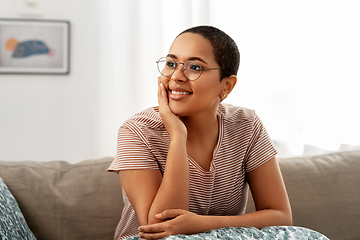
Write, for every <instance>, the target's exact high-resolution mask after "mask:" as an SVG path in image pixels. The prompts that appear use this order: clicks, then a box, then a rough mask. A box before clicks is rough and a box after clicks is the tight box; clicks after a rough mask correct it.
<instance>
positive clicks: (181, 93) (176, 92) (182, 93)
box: [172, 91, 190, 95]
mask: <svg viewBox="0 0 360 240" xmlns="http://www.w3.org/2000/svg"><path fill="white" fill-rule="evenodd" d="M172 94H176V95H189V94H190V93H189V92H179V91H172Z"/></svg>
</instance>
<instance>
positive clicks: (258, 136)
mask: <svg viewBox="0 0 360 240" xmlns="http://www.w3.org/2000/svg"><path fill="white" fill-rule="evenodd" d="M276 154H277V150H276V147H275V145H274V143H273V142H272V140H271V139H270V137H269V135H268V133H267V132H266V129H265V127H264V125H263V124H262V122H261V120H260V118H259V117H258V116H257V115H256V114H255V116H254V124H253V133H252V135H251V139H250V143H249V149H248V152H247V154H246V157H245V162H246V163H245V171H246V172H251V171H252V170H254V169H256V168H258V167H260V166H261V165H262V164H264V163H265V162H267V161H269V160H270V159H272V158H273V157H274V156H275V155H276Z"/></svg>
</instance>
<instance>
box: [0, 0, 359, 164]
mask: <svg viewBox="0 0 360 240" xmlns="http://www.w3.org/2000/svg"><path fill="white" fill-rule="evenodd" d="M24 5H26V6H25V7H24ZM359 11H360V2H359V1H355V0H353V1H351V0H348V1H317V0H311V1H310V0H303V1H285V0H284V1H280V0H274V1H242V0H222V1H216V0H208V1H206V0H182V1H166V0H152V1H148V0H61V1H60V0H0V18H16V19H41V20H48V19H53V20H67V21H69V22H70V24H71V35H70V38H71V39H70V41H71V49H70V51H71V52H70V56H71V60H70V63H71V70H70V74H69V75H26V74H22V75H16V74H0V159H1V160H9V161H19V160H35V161H51V160H66V161H69V162H78V161H82V160H85V159H89V158H98V157H105V156H115V153H116V138H117V130H118V128H119V126H120V125H121V124H122V122H123V121H124V120H126V119H127V118H129V117H130V116H131V115H133V114H134V113H136V112H139V111H141V110H143V109H145V108H148V107H150V106H155V105H157V98H156V91H157V80H156V78H157V76H158V72H157V69H156V60H158V59H159V58H160V57H162V56H165V55H166V54H167V51H168V49H169V47H170V45H171V43H172V41H173V40H174V38H175V37H176V36H177V35H178V34H179V33H180V32H181V31H182V30H184V29H186V28H189V27H192V26H195V25H202V24H206V25H213V26H216V27H218V28H220V29H222V30H224V31H225V32H226V33H228V34H229V35H230V36H231V37H232V38H233V39H234V40H235V41H236V43H237V44H238V47H239V50H240V54H241V63H240V69H239V72H238V84H237V86H236V88H235V90H234V91H233V92H232V93H231V95H230V96H229V97H228V98H227V99H226V100H225V102H226V103H231V104H234V105H238V106H243V107H248V108H252V109H255V110H256V112H257V113H258V115H259V116H260V118H261V119H262V121H263V123H264V125H265V127H266V129H267V131H268V132H269V134H270V136H271V138H272V139H273V140H274V142H275V144H276V146H277V147H278V150H279V156H280V157H291V156H298V155H311V154H321V153H325V152H330V151H342V150H347V149H353V148H359V145H360V126H359V123H360V112H359V104H360V71H359V69H360V68H359V66H360V44H359V42H360V14H359Z"/></svg>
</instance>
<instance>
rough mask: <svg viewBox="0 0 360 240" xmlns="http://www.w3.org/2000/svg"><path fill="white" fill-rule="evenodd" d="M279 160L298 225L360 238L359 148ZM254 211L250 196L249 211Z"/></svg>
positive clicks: (345, 238)
mask: <svg viewBox="0 0 360 240" xmlns="http://www.w3.org/2000/svg"><path fill="white" fill-rule="evenodd" d="M278 161H279V165H280V168H281V172H282V175H283V178H284V182H285V185H286V188H287V191H288V195H289V199H290V203H291V208H292V212H293V224H294V225H295V226H302V227H307V228H310V229H313V230H316V231H318V232H320V233H323V234H325V235H326V236H327V237H328V238H330V239H332V240H337V239H339V240H340V239H341V240H350V239H360V229H359V226H360V204H359V203H360V188H359V186H360V151H358V150H355V151H349V152H337V153H331V154H324V155H319V156H309V157H295V158H287V159H281V158H280V159H278ZM249 195H250V194H249ZM252 211H254V204H253V201H252V198H251V197H250V199H249V205H248V212H252Z"/></svg>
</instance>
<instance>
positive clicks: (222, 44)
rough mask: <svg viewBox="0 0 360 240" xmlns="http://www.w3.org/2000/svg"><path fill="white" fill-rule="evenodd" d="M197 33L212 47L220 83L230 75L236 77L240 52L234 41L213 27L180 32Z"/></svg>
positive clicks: (194, 28) (200, 27)
mask: <svg viewBox="0 0 360 240" xmlns="http://www.w3.org/2000/svg"><path fill="white" fill-rule="evenodd" d="M183 33H197V34H200V35H202V36H203V37H204V38H206V39H208V40H209V41H210V43H211V45H212V47H213V53H214V56H215V61H216V62H217V63H218V64H219V66H220V67H221V68H223V69H221V73H220V81H221V80H222V79H224V78H226V77H229V76H231V75H237V72H238V70H239V65H240V52H239V49H238V47H237V45H236V43H235V41H234V40H233V39H232V38H231V37H230V36H229V35H227V34H226V33H225V32H224V31H222V30H220V29H218V28H216V27H213V26H206V25H205V26H196V27H192V28H189V29H186V30H185V31H183V32H181V33H180V34H179V35H178V36H180V35H181V34H183Z"/></svg>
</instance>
